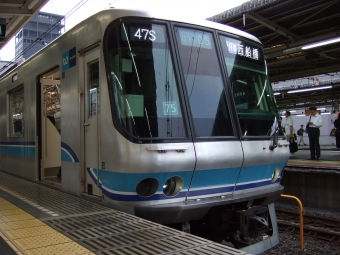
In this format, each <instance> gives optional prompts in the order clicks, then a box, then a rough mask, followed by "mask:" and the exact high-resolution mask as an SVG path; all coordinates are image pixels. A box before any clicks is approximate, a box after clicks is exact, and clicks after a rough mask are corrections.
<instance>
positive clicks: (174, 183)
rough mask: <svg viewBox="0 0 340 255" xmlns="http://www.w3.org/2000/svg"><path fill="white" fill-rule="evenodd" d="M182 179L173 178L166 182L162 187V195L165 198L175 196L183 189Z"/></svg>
mask: <svg viewBox="0 0 340 255" xmlns="http://www.w3.org/2000/svg"><path fill="white" fill-rule="evenodd" d="M183 184H184V181H183V179H182V177H179V176H174V177H171V178H169V179H167V180H166V182H165V183H164V185H163V193H164V195H166V196H167V197H171V196H176V195H177V194H178V193H179V192H180V191H181V190H182V188H183Z"/></svg>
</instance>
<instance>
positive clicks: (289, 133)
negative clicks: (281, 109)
mask: <svg viewBox="0 0 340 255" xmlns="http://www.w3.org/2000/svg"><path fill="white" fill-rule="evenodd" d="M285 116H286V124H285V134H286V139H287V141H288V142H289V140H290V138H291V137H293V139H294V133H293V129H294V128H293V125H294V123H293V118H292V117H291V116H290V111H286V113H285Z"/></svg>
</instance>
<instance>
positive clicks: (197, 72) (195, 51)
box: [175, 27, 234, 137]
mask: <svg viewBox="0 0 340 255" xmlns="http://www.w3.org/2000/svg"><path fill="white" fill-rule="evenodd" d="M175 29H176V30H175V31H176V39H177V45H178V48H179V56H180V60H181V64H182V71H183V74H184V80H185V85H186V90H187V95H188V99H189V103H190V109H191V114H192V118H193V122H194V129H195V134H196V136H197V137H211V136H214V137H217V136H234V132H233V126H232V123H231V119H230V115H229V110H228V104H227V99H226V92H225V89H224V84H223V79H222V74H221V67H220V65H219V61H218V57H217V53H216V47H215V43H214V40H213V36H212V34H211V33H209V32H205V31H201V30H198V29H187V28H181V27H176V28H175Z"/></svg>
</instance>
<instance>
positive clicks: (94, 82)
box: [83, 47, 102, 196]
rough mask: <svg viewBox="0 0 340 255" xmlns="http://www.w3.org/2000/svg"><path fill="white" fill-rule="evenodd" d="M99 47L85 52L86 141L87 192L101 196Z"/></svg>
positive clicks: (85, 174)
mask: <svg viewBox="0 0 340 255" xmlns="http://www.w3.org/2000/svg"><path fill="white" fill-rule="evenodd" d="M99 53H100V50H99V48H98V47H97V48H95V49H92V50H91V51H89V52H87V53H85V58H84V59H85V63H84V67H85V72H84V75H85V77H84V80H85V88H84V92H85V95H84V96H85V100H84V102H85V108H84V114H85V116H84V123H83V125H84V142H85V165H84V168H85V169H84V171H85V173H84V176H85V192H86V193H87V194H89V195H94V196H101V195H102V190H101V183H100V181H99V180H100V179H99V162H100V155H101V154H100V144H99V143H100V139H99V137H100V104H99V102H100V100H99V98H100V93H99V92H100V87H99V84H100V82H99Z"/></svg>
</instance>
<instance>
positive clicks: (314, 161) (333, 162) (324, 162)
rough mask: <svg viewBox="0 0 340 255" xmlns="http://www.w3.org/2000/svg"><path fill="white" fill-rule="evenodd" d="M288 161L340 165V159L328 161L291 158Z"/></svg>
mask: <svg viewBox="0 0 340 255" xmlns="http://www.w3.org/2000/svg"><path fill="white" fill-rule="evenodd" d="M288 162H297V163H298V162H309V163H313V165H320V164H327V165H340V161H326V160H317V161H316V160H308V159H290V160H288Z"/></svg>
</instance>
